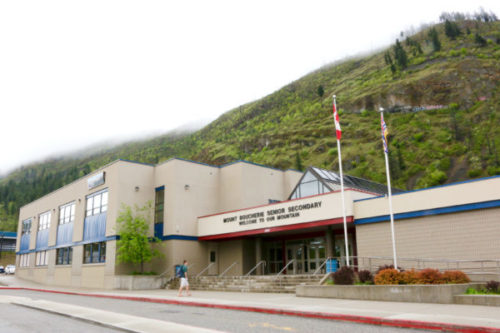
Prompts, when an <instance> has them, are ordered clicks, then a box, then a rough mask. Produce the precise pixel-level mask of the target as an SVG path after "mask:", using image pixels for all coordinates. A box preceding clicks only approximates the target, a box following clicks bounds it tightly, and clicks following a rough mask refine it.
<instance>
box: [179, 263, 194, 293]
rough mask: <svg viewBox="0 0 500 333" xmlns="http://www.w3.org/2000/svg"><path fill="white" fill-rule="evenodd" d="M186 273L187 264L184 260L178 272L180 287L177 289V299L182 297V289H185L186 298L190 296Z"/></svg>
mask: <svg viewBox="0 0 500 333" xmlns="http://www.w3.org/2000/svg"><path fill="white" fill-rule="evenodd" d="M187 271H188V262H187V260H184V263H183V264H182V266H181V270H180V278H181V286H180V287H179V293H178V295H177V296H179V297H180V296H182V289H184V288H185V289H186V294H187V296H191V293H190V292H189V282H188V276H187Z"/></svg>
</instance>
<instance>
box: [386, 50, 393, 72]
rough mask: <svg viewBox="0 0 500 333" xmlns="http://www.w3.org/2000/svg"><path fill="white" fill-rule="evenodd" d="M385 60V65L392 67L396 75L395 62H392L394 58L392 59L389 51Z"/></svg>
mask: <svg viewBox="0 0 500 333" xmlns="http://www.w3.org/2000/svg"><path fill="white" fill-rule="evenodd" d="M384 60H385V63H386V64H387V65H389V66H390V68H391V72H392V74H394V73H395V72H396V66H395V65H394V62H393V61H392V57H391V54H390V53H389V51H387V52H386V53H385V54H384Z"/></svg>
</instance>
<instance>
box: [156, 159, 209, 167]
mask: <svg viewBox="0 0 500 333" xmlns="http://www.w3.org/2000/svg"><path fill="white" fill-rule="evenodd" d="M173 160H179V161H184V162H190V163H195V164H200V165H204V166H208V167H211V168H218V166H216V165H210V164H207V163H203V162H196V161H191V160H188V159H185V158H182V157H172V158H169V159H168V160H165V161H163V162H161V163H158V164H157V165H162V164H165V163H168V162H170V161H173Z"/></svg>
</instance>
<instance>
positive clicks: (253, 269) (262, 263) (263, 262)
mask: <svg viewBox="0 0 500 333" xmlns="http://www.w3.org/2000/svg"><path fill="white" fill-rule="evenodd" d="M260 265H264V268H265V267H266V261H265V260H261V261H259V262H258V263H257V265H255V266H254V268H252V269H251V270H250V271H249V272H248V273H246V274H245V277H247V276H249V275H250V274H252V273H253V271H255V270H256V269H257V267H259V266H260Z"/></svg>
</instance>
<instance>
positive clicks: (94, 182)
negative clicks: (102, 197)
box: [87, 171, 106, 190]
mask: <svg viewBox="0 0 500 333" xmlns="http://www.w3.org/2000/svg"><path fill="white" fill-rule="evenodd" d="M105 176H106V173H105V172H104V171H103V172H100V173H98V174H96V175H93V176H92V177H90V178H89V179H87V185H88V188H89V190H91V189H93V188H94V187H97V186H99V185H102V184H104V181H105Z"/></svg>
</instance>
